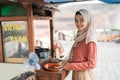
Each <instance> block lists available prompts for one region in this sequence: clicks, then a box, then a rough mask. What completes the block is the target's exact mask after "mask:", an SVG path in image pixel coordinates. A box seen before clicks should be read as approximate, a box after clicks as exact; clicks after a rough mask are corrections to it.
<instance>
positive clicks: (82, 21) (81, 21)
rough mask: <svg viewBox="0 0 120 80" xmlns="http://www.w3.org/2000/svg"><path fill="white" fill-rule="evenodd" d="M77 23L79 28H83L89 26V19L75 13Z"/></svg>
mask: <svg viewBox="0 0 120 80" xmlns="http://www.w3.org/2000/svg"><path fill="white" fill-rule="evenodd" d="M75 25H76V27H77V28H78V30H83V29H84V28H85V27H87V21H86V20H85V19H84V17H83V16H82V15H80V14H77V15H75Z"/></svg>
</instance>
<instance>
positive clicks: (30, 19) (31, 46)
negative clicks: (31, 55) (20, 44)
mask: <svg viewBox="0 0 120 80" xmlns="http://www.w3.org/2000/svg"><path fill="white" fill-rule="evenodd" d="M27 9H28V10H27V13H28V36H29V51H30V52H34V51H35V47H34V26H33V11H32V4H28V8H27Z"/></svg>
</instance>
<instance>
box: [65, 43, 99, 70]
mask: <svg viewBox="0 0 120 80" xmlns="http://www.w3.org/2000/svg"><path fill="white" fill-rule="evenodd" d="M87 46H88V60H87V61H86V62H80V63H67V64H66V69H67V70H87V69H92V68H94V67H95V66H96V57H97V56H96V54H97V53H96V52H97V50H96V43H94V42H90V43H88V45H87Z"/></svg>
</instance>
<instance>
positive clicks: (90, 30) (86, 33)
mask: <svg viewBox="0 0 120 80" xmlns="http://www.w3.org/2000/svg"><path fill="white" fill-rule="evenodd" d="M76 13H80V15H82V16H83V18H84V20H85V21H87V27H85V28H84V29H83V30H80V31H77V35H76V37H75V38H74V41H75V42H74V44H73V46H72V48H71V50H70V53H69V58H68V59H69V61H70V62H71V60H72V58H73V52H74V48H75V47H76V45H77V44H78V43H79V42H81V41H82V40H83V39H86V44H88V43H89V42H91V41H93V42H96V39H95V36H94V34H95V28H94V27H92V25H91V22H92V21H91V15H90V13H89V12H88V11H87V10H85V9H80V10H79V11H77V12H76ZM76 15H77V14H76Z"/></svg>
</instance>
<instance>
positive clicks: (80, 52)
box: [64, 9, 97, 80]
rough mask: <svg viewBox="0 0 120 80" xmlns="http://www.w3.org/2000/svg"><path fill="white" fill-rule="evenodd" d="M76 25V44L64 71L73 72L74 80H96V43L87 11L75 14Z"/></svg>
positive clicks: (81, 10) (82, 10)
mask: <svg viewBox="0 0 120 80" xmlns="http://www.w3.org/2000/svg"><path fill="white" fill-rule="evenodd" d="M75 25H76V27H77V29H78V32H77V36H76V37H75V39H74V40H75V43H74V44H73V46H72V49H71V51H70V55H69V59H68V62H67V63H66V64H65V66H64V69H66V70H73V74H72V80H95V79H94V74H93V71H92V70H93V68H95V66H96V54H97V53H96V42H95V37H94V35H93V34H94V32H95V31H94V29H93V28H92V26H91V16H90V14H89V12H88V11H87V10H85V9H80V10H79V11H77V12H76V14H75Z"/></svg>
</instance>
